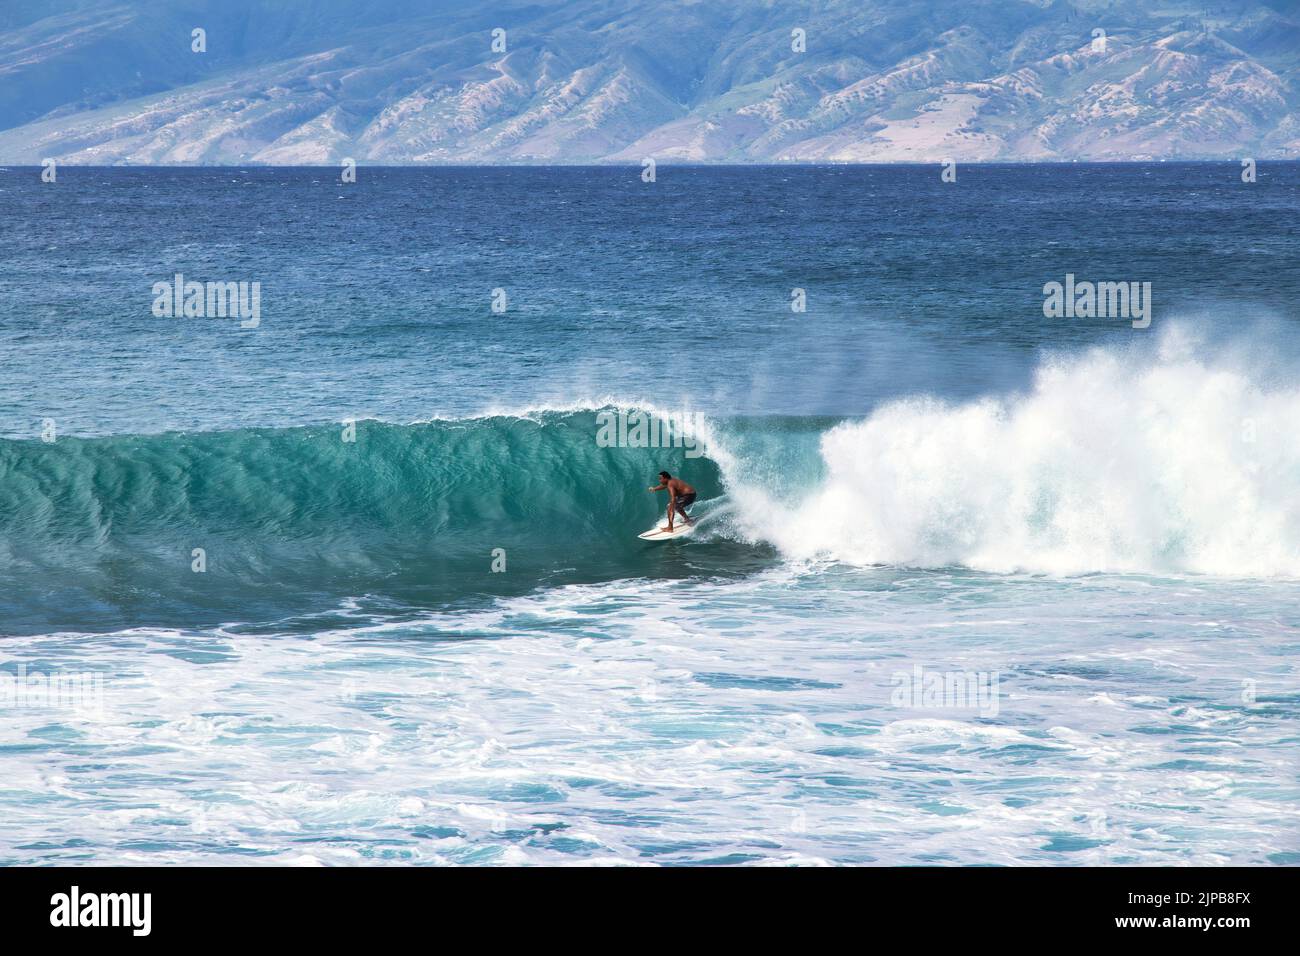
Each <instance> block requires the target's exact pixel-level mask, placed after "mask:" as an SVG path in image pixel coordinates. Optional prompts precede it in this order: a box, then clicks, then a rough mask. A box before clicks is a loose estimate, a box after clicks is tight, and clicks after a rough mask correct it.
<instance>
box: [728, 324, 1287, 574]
mask: <svg viewBox="0 0 1300 956" xmlns="http://www.w3.org/2000/svg"><path fill="white" fill-rule="evenodd" d="M1297 422H1300V387H1297V386H1296V385H1294V384H1289V385H1285V386H1282V387H1272V388H1265V387H1264V386H1262V385H1260V384H1259V383H1258V382H1257V381H1256V380H1254V378H1253V376H1252V375H1251V373H1250V371H1249V370H1248V369H1245V368H1236V367H1232V366H1231V365H1229V364H1226V363H1225V364H1217V363H1216V362H1215V361H1213V360H1209V359H1206V358H1204V357H1202V356H1201V355H1200V354H1199V350H1198V349H1197V348H1195V347H1194V343H1193V342H1191V341H1189V339H1188V338H1187V337H1186V336H1185V335H1183V334H1180V333H1178V332H1174V333H1172V334H1169V335H1167V336H1166V338H1165V339H1164V340H1163V342H1162V343H1161V347H1160V348H1159V350H1158V353H1157V354H1154V355H1151V356H1139V355H1135V354H1131V353H1126V352H1122V351H1119V350H1109V351H1107V350H1094V351H1091V352H1088V353H1086V354H1084V355H1082V356H1076V357H1073V358H1069V359H1062V360H1058V361H1055V362H1051V363H1049V364H1047V365H1045V366H1044V367H1043V368H1042V369H1041V370H1040V371H1039V373H1038V375H1037V378H1036V380H1035V383H1034V386H1033V388H1032V390H1031V391H1030V392H1028V393H1027V394H1023V395H1017V396H1013V397H1005V398H997V399H994V398H990V399H986V400H983V401H978V402H974V403H970V404H965V405H948V404H944V403H941V402H938V401H934V400H931V399H927V398H918V399H914V400H907V401H899V402H895V403H892V404H890V405H888V406H885V407H883V408H881V409H880V410H878V411H877V412H876V413H875V414H873V415H872V416H870V417H869V418H867V419H866V420H864V421H856V422H852V423H845V424H842V425H840V426H838V427H835V428H833V429H831V430H830V431H829V432H828V433H827V434H825V435H824V436H823V438H822V442H821V454H822V457H823V459H824V466H825V470H826V478H825V481H824V482H823V483H822V485H821V486H820V487H818V488H817V489H816V490H815V491H814V492H813V493H812V494H811V495H810V496H808V497H807V498H806V499H805V500H804V501H802V502H801V503H799V504H797V506H796V508H795V512H794V514H793V515H792V516H791V515H789V514H787V513H786V512H785V507H786V504H787V503H786V502H785V501H782V500H779V499H776V498H774V497H773V496H772V495H771V493H770V491H769V490H768V489H765V488H762V487H756V486H750V485H747V484H745V483H743V482H740V483H737V486H736V487H735V488H734V489H733V490H734V494H735V496H736V498H737V500H738V502H739V503H740V504H741V509H740V513H741V519H740V521H739V527H740V528H741V530H742V531H743V532H744V533H745V534H746V535H747V536H749V537H752V538H761V539H764V540H769V541H771V542H773V543H774V544H776V545H777V546H778V547H779V548H780V549H781V551H782V552H784V553H785V554H786V555H789V556H791V557H802V558H808V557H817V556H821V557H829V558H833V559H837V560H841V561H846V562H851V563H854V564H863V565H867V564H898V565H908V566H919V567H943V566H952V565H962V566H967V567H972V568H978V569H983V570H991V571H1011V570H1032V571H1043V572H1051V573H1086V572H1092V571H1154V572H1164V571H1184V572H1194V573H1203V574H1212V575H1225V576H1233V577H1275V576H1276V577H1295V576H1297V575H1300V440H1298V439H1300V429H1298V428H1297V424H1296V423H1297Z"/></svg>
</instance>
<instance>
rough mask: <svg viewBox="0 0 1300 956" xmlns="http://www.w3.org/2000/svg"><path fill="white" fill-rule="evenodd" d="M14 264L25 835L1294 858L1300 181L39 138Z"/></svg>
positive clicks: (443, 853)
mask: <svg viewBox="0 0 1300 956" xmlns="http://www.w3.org/2000/svg"><path fill="white" fill-rule="evenodd" d="M0 250H2V251H3V257H2V258H0V773H2V774H3V775H4V779H5V781H6V783H5V784H4V785H3V786H0V864H13V863H40V862H96V863H143V862H182V863H206V864H213V863H223V862H225V863H250V862H259V861H261V862H268V863H277V864H284V863H296V864H336V863H342V864H346V863H366V862H386V861H391V862H414V863H434V864H438V863H505V864H511V863H565V862H575V863H615V862H618V863H649V864H699V863H808V864H820V863H832V864H834V863H889V864H898V863H912V864H917V863H920V864H928V863H980V864H984V863H992V864H1019V863H1059V864H1067V865H1069V864H1073V865H1078V864H1089V865H1124V864H1139V863H1142V864H1169V863H1203V864H1204V863H1209V864H1214V863H1270V862H1271V863H1296V862H1300V839H1298V838H1297V835H1296V834H1297V833H1298V832H1300V828H1297V826H1296V817H1297V802H1296V797H1297V789H1298V788H1297V775H1296V767H1297V765H1298V762H1297V757H1298V756H1300V755H1298V753H1297V747H1296V743H1295V740H1296V729H1295V720H1296V716H1297V712H1298V711H1300V707H1298V706H1297V705H1298V703H1300V687H1298V685H1297V667H1296V655H1297V651H1300V638H1298V637H1297V631H1296V626H1297V622H1300V599H1298V598H1297V592H1296V583H1297V579H1298V578H1300V426H1297V422H1300V348H1298V344H1300V337H1298V336H1297V330H1300V306H1297V302H1300V267H1297V263H1298V262H1300V164H1294V163H1292V164H1269V163H1261V164H1260V166H1259V175H1258V181H1257V182H1253V183H1246V182H1243V181H1242V178H1241V170H1240V168H1239V167H1237V166H1234V165H1232V164H1174V163H1159V164H1147V165H1142V164H1134V165H1085V164H1072V165H1059V166H1045V165H1044V166H1034V165H993V166H974V165H972V166H962V167H960V168H959V169H958V171H957V180H956V181H955V182H944V181H943V180H942V179H941V176H940V168H939V167H930V166H877V167H857V166H826V167H803V166H779V167H726V168H709V167H672V166H667V167H665V166H660V167H659V169H658V175H657V180H656V181H655V182H650V183H647V182H643V181H642V178H641V170H640V168H614V167H599V168H580V167H566V168H418V169H417V168H366V167H362V168H361V169H360V170H359V172H358V181H357V182H356V183H343V182H341V181H340V179H339V172H338V170H334V169H316V168H312V169H295V168H275V169H269V168H248V169H238V168H225V169H93V168H77V167H62V168H60V169H59V171H58V179H57V182H54V183H45V182H42V181H41V177H40V170H38V169H28V168H0ZM177 275H181V276H183V281H189V282H197V283H225V282H231V283H240V282H242V283H248V284H250V285H251V284H252V283H256V284H257V286H256V288H257V299H256V302H257V314H256V316H255V317H254V318H249V317H247V316H244V315H242V314H241V315H229V314H227V315H221V316H215V315H210V314H204V315H184V314H182V315H176V314H159V311H160V306H159V302H160V294H159V292H158V289H157V286H158V284H159V283H162V284H164V285H166V284H169V283H172V282H173V281H174V278H175V277H176V276H177ZM1067 277H1071V278H1070V279H1069V280H1068V281H1069V282H1070V283H1071V284H1074V283H1082V282H1094V283H1119V282H1123V283H1130V282H1133V283H1137V284H1138V286H1139V287H1141V286H1142V285H1143V284H1144V283H1150V286H1149V300H1147V304H1149V306H1150V308H1149V312H1148V314H1147V315H1146V317H1145V319H1143V320H1140V321H1139V320H1138V319H1136V318H1132V317H1130V316H1129V315H1127V314H1123V315H1084V316H1078V315H1076V316H1074V317H1068V318H1067V317H1049V316H1047V315H1045V312H1044V301H1045V297H1046V294H1045V286H1046V285H1048V284H1050V283H1053V282H1059V283H1062V284H1064V283H1066V282H1067ZM161 299H162V300H165V301H167V302H169V303H172V304H175V302H176V301H177V299H176V298H174V297H173V296H171V295H170V294H165V295H162V296H161ZM180 299H181V300H183V299H184V293H183V292H182V295H181V296H180ZM199 300H200V306H201V308H200V309H198V310H199V311H202V310H205V309H207V307H208V302H209V300H208V299H207V298H205V296H203V295H202V294H201V295H200V296H199ZM182 311H184V310H183V309H182ZM611 421H614V422H623V423H624V425H625V427H624V429H623V431H622V432H619V431H618V429H615V431H614V433H613V434H615V435H620V436H621V437H620V438H619V439H618V440H617V441H615V442H614V443H612V444H611V443H610V442H608V441H605V440H604V439H603V438H602V435H605V436H608V435H609V434H610V433H609V432H608V431H605V432H602V428H603V427H605V426H607V425H608V423H609V422H611ZM649 422H653V423H654V425H655V427H654V429H653V431H647V432H642V433H640V434H641V435H642V436H643V437H644V436H645V435H647V434H648V435H650V436H651V437H650V438H647V439H645V440H638V438H637V437H636V436H637V434H638V432H637V430H636V428H637V424H638V423H641V424H646V423H649ZM665 423H666V424H667V425H669V426H671V428H672V430H673V431H674V433H676V434H677V435H678V436H679V438H680V439H683V440H679V441H678V442H676V443H673V442H671V441H663V440H658V438H657V437H655V436H659V435H660V430H659V429H660V426H661V425H664V424H665ZM628 425H630V427H631V431H630V432H629V430H628V427H627V426H628ZM629 434H630V435H631V436H632V437H630V438H629V437H628V436H629ZM661 469H667V470H669V471H671V472H672V473H674V474H677V475H680V476H682V477H684V478H685V479H686V480H688V481H690V482H691V483H692V484H694V485H695V487H696V488H697V489H698V490H699V492H700V501H699V503H698V504H697V505H696V511H695V512H694V513H695V514H696V516H697V517H699V518H700V519H701V521H700V527H699V530H697V531H696V532H695V533H694V534H693V535H691V536H690V537H689V538H687V539H684V540H682V541H678V542H670V543H661V544H647V543H646V542H643V541H641V540H639V539H638V538H637V537H636V535H637V534H638V533H639V532H641V531H644V530H646V529H647V528H649V527H650V526H651V525H652V524H653V523H654V522H655V521H656V520H657V518H662V513H663V507H664V505H665V499H664V497H663V496H662V495H658V496H656V495H653V494H651V493H650V492H648V491H647V487H648V486H650V485H652V484H654V483H655V482H656V481H657V478H656V473H657V472H658V471H660V470H661Z"/></svg>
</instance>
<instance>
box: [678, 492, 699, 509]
mask: <svg viewBox="0 0 1300 956" xmlns="http://www.w3.org/2000/svg"><path fill="white" fill-rule="evenodd" d="M693 504H695V492H693V491H692V492H691V493H690V494H689V495H678V496H677V507H678V508H680V509H682V510H683V511H685V510H686V509H687V508H689V507H690V506H691V505H693Z"/></svg>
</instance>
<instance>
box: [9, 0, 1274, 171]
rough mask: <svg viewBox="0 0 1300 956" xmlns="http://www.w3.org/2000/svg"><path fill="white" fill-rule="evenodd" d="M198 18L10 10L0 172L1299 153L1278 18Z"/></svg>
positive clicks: (1251, 6)
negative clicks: (350, 163)
mask: <svg viewBox="0 0 1300 956" xmlns="http://www.w3.org/2000/svg"><path fill="white" fill-rule="evenodd" d="M207 6H208V5H207V4H203V3H198V2H193V0H182V2H181V3H163V2H160V0H50V3H49V4H47V7H46V8H45V11H44V12H47V14H48V15H45V16H40V15H38V14H36V13H30V14H29V15H28V18H27V19H24V17H23V15H22V14H21V13H15V12H13V11H11V12H9V13H7V14H5V15H4V18H3V19H0V30H3V31H4V32H3V33H0V91H2V92H0V162H3V163H7V164H19V163H39V162H41V161H42V160H43V159H45V158H47V157H50V158H55V159H57V160H60V161H62V162H67V163H84V164H96V165H112V164H163V165H174V164H182V165H184V164H273V165H275V164H282V165H314V164H335V163H338V162H341V161H342V160H343V159H345V158H352V159H355V160H356V161H358V162H363V163H387V164H394V165H399V164H407V163H421V164H424V163H429V164H437V163H445V164H465V163H519V164H526V163H626V162H631V163H636V162H640V161H642V160H643V159H644V158H646V157H652V158H654V159H655V160H656V161H662V162H702V163H722V162H726V163H761V162H896V161H924V162H929V161H943V160H956V161H967V162H970V161H996V160H1004V161H1021V160H1023V161H1071V160H1100V161H1118V160H1152V159H1225V158H1239V157H1244V156H1252V157H1257V158H1298V157H1300V121H1298V120H1297V115H1298V114H1300V19H1298V18H1297V15H1296V14H1295V12H1294V5H1293V4H1289V3H1282V2H1275V3H1266V2H1259V0H1230V2H1228V0H1219V2H1217V3H1214V4H1211V5H1207V4H1206V3H1203V2H1202V3H1191V2H1185V0H1134V2H1131V3H1126V4H1123V5H1121V6H1119V7H1116V6H1114V5H1111V4H1108V3H1107V2H1106V0H996V2H995V0H964V2H956V0H932V2H930V3H929V4H926V5H918V4H917V3H915V2H905V0H824V2H815V0H795V2H790V3H764V2H750V0H725V2H718V0H712V2H708V3H701V2H694V0H660V2H657V3H655V4H653V5H646V4H643V3H638V2H634V0H569V2H563V3H558V2H551V0H541V2H531V3H527V4H519V5H499V4H489V5H486V6H479V7H476V8H474V9H468V10H467V9H465V8H464V7H463V6H461V5H459V4H455V3H451V2H448V0H426V2H415V0H375V2H373V3H371V4H369V5H368V6H367V9H366V12H365V17H366V20H365V22H359V21H358V20H357V18H356V17H357V14H356V12H355V10H354V9H353V6H352V4H350V3H344V2H343V0H303V2H300V3H296V4H288V5H279V4H275V3H272V2H270V0H229V2H228V3H225V4H223V5H222V6H221V7H220V8H219V9H215V10H214V9H206V7H207ZM194 27H202V28H203V29H204V30H205V31H206V36H207V44H208V52H204V53H192V52H191V51H190V31H191V30H192V29H193V28H194ZM496 28H500V29H503V30H505V41H506V49H505V50H504V51H500V50H495V51H494V50H493V49H492V41H493V30H494V29H496ZM796 30H802V31H804V34H803V35H804V37H805V38H806V41H805V42H806V46H805V48H804V49H803V50H802V51H799V50H796V49H795V48H794V45H793V43H792V39H793V34H794V32H795V31H796ZM1096 31H1104V35H1103V34H1101V33H1098V32H1096Z"/></svg>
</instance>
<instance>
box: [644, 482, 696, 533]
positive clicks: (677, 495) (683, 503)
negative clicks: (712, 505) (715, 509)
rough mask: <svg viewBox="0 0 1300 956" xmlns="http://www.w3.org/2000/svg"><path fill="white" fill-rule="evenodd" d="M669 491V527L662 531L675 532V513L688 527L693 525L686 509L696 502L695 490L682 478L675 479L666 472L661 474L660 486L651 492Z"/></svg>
mask: <svg viewBox="0 0 1300 956" xmlns="http://www.w3.org/2000/svg"><path fill="white" fill-rule="evenodd" d="M665 488H667V489H668V527H666V528H660V529H659V530H660V531H672V530H673V514H674V512H675V513H677V514H680V515H681V516H682V520H683V521H685V522H686V523H687V524H688V525H689V524H691V519H690V516H689V515H688V514H687V513H686V509H687V508H689V507H690V506H691V504H692V503H693V502H694V501H695V489H694V488H692V487H691V486H690V485H688V484H687V483H686V482H684V481H682V480H681V479H680V478H674V477H673V476H672V475H670V474H668V472H666V471H661V472H659V484H657V485H655V486H654V487H653V488H651V489H650V490H651V491H663V490H664V489H665Z"/></svg>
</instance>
